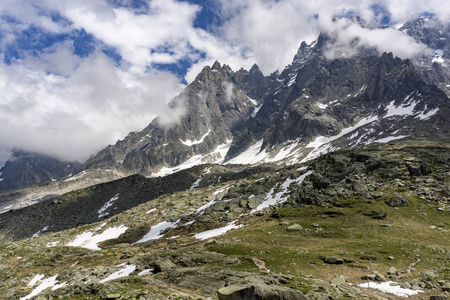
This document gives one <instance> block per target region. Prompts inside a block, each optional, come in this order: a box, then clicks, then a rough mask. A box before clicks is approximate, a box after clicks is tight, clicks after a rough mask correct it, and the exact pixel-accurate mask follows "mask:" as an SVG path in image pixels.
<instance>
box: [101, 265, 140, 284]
mask: <svg viewBox="0 0 450 300" xmlns="http://www.w3.org/2000/svg"><path fill="white" fill-rule="evenodd" d="M119 266H120V265H119ZM134 270H136V266H135V265H127V266H125V268H123V269H120V270H119V271H116V272H114V273H112V274H111V275H109V276H108V277H106V278H105V279H102V280H100V281H99V282H100V283H103V282H107V281H111V280H114V279H118V278H122V277H127V276H129V275H130V274H131V273H133V272H134Z"/></svg>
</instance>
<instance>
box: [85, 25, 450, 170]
mask: <svg viewBox="0 0 450 300" xmlns="http://www.w3.org/2000/svg"><path fill="white" fill-rule="evenodd" d="M447 27H448V26H447ZM447 27H446V25H443V24H441V23H439V22H438V21H437V20H435V19H434V18H432V17H431V18H429V19H428V20H425V19H419V20H416V21H415V22H410V23H407V24H405V25H404V26H403V28H402V29H401V30H402V31H403V32H405V33H408V34H409V35H411V36H413V37H414V38H416V39H417V40H418V41H420V42H421V43H425V44H426V45H428V46H429V47H430V48H431V49H434V51H436V52H435V53H432V54H431V55H430V54H429V53H425V54H424V56H423V57H422V58H420V59H415V60H409V59H407V60H401V59H399V58H396V57H394V56H393V55H392V54H388V53H384V54H383V55H381V56H380V55H378V54H376V51H375V50H374V49H363V50H362V51H361V52H360V53H359V54H358V55H355V56H353V57H351V58H345V59H332V60H330V59H327V58H326V55H325V52H326V51H329V50H330V49H332V48H333V43H334V40H333V38H332V37H329V36H327V35H324V34H321V35H320V36H319V38H318V39H317V41H315V42H313V43H312V44H311V45H307V44H306V43H302V44H301V46H300V48H299V50H298V53H297V54H296V55H295V57H294V59H293V61H292V63H291V64H290V65H289V66H287V67H286V68H285V69H284V70H283V71H282V72H281V73H274V74H272V75H270V76H264V75H263V74H262V73H261V71H260V70H259V68H258V67H257V66H256V65H255V66H253V67H252V68H251V70H250V71H246V70H243V69H241V70H239V71H237V72H233V71H232V70H231V69H230V68H229V67H228V66H226V65H224V66H221V65H220V64H219V63H218V62H216V63H215V64H214V65H213V66H212V67H205V68H204V69H203V70H202V72H201V73H200V74H199V75H198V76H197V78H196V80H195V81H194V82H192V83H191V84H190V85H188V87H187V88H186V90H185V91H184V92H183V93H182V94H181V95H180V96H179V97H177V98H176V99H174V100H173V101H172V103H171V106H172V107H173V108H174V109H175V110H176V111H178V112H179V111H180V110H182V111H183V114H182V117H181V120H180V121H179V122H178V123H173V124H171V125H168V124H166V122H164V121H165V120H163V119H155V120H154V121H153V122H152V123H151V124H150V125H149V126H148V127H147V128H145V129H144V130H142V131H139V132H133V133H130V134H129V135H128V136H127V137H126V138H125V139H124V140H122V141H119V142H117V143H116V145H114V146H109V147H107V148H106V149H105V150H103V151H101V152H100V153H99V154H98V155H97V156H95V157H93V158H92V159H90V160H89V161H88V162H86V163H85V164H84V166H83V168H117V169H119V170H121V171H122V172H124V173H125V174H133V173H139V174H143V175H146V176H148V175H151V174H153V175H155V174H159V175H164V174H167V173H169V172H173V171H176V170H178V169H182V168H186V167H189V166H192V165H195V164H199V163H255V162H272V161H281V160H285V159H286V158H288V160H290V161H297V162H298V161H302V160H308V159H311V158H313V157H317V156H318V155H320V154H323V153H325V152H327V151H330V150H331V149H340V148H343V147H348V146H356V145H361V144H368V143H372V142H376V141H381V142H383V141H384V142H387V141H390V140H393V139H401V138H406V137H408V138H415V137H429V138H434V137H444V136H448V132H449V128H450V123H449V122H450V121H448V120H447V118H446V116H447V115H448V113H449V101H448V98H447V96H446V95H445V93H444V92H442V90H444V91H445V88H447V87H446V84H445V83H446V82H448V78H450V77H447V73H448V72H450V71H449V70H450V68H447V66H446V61H445V59H446V57H447V56H448V54H447V52H446V51H447V43H448V41H447V35H448V31H446V30H445V28H447ZM436 55H439V57H437V56H436ZM435 85H437V86H438V87H439V88H440V89H439V88H437V87H436V86H435Z"/></svg>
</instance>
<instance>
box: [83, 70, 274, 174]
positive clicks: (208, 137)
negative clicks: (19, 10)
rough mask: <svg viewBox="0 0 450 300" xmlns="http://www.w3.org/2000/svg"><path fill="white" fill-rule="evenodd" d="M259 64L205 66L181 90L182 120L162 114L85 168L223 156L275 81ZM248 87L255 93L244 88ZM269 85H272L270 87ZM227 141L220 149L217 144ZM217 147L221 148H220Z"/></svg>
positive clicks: (145, 170)
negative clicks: (242, 67)
mask: <svg viewBox="0 0 450 300" xmlns="http://www.w3.org/2000/svg"><path fill="white" fill-rule="evenodd" d="M270 81H271V80H270V79H266V78H264V77H263V76H262V73H261V71H259V69H258V67H257V66H255V67H253V68H252V70H251V71H250V72H247V71H244V70H241V71H238V72H236V73H235V72H233V71H232V70H231V69H230V67H228V66H227V65H223V66H221V65H220V63H218V62H216V63H215V64H214V65H213V66H212V67H209V66H207V67H205V68H204V69H203V70H202V71H201V73H200V74H199V75H198V76H197V78H196V79H195V80H194V82H192V83H191V84H189V85H188V87H187V88H186V89H185V90H184V91H183V92H182V93H181V95H180V96H178V97H177V98H175V99H174V100H173V101H172V102H171V106H172V108H173V109H174V111H175V110H178V111H183V115H182V117H181V120H180V122H177V123H173V124H167V121H165V120H163V119H161V118H157V119H155V120H153V121H152V123H151V124H150V125H149V126H148V127H146V128H145V129H143V130H142V131H139V132H132V133H130V134H129V135H128V136H127V137H126V138H125V139H124V140H123V141H118V142H117V143H116V145H114V146H109V147H107V148H106V149H104V150H103V151H101V152H100V153H99V154H98V155H97V156H95V157H94V158H92V159H90V160H88V161H87V162H86V163H85V164H84V166H83V167H84V168H111V167H112V168H115V167H119V168H120V169H122V170H123V171H124V172H125V173H127V174H131V173H140V174H144V175H149V174H151V173H152V172H154V171H158V170H159V169H160V168H161V167H172V166H177V165H179V164H181V163H183V162H185V161H186V160H187V159H189V158H191V157H192V156H194V155H205V154H210V155H209V156H207V157H204V158H203V160H202V162H204V163H208V162H218V161H223V159H224V155H225V153H226V150H227V146H226V144H227V143H229V142H230V141H231V139H232V137H233V132H234V131H235V130H236V129H237V128H240V127H241V126H242V124H243V123H244V122H245V120H246V119H247V118H249V117H250V114H251V113H252V112H253V111H254V110H255V108H256V107H257V106H258V105H259V102H260V100H259V98H258V97H259V96H260V94H261V93H263V92H264V89H259V88H257V87H259V85H263V86H270ZM241 88H242V89H244V90H245V89H248V90H249V92H248V94H249V95H251V96H252V97H255V98H256V99H255V100H254V99H251V98H249V96H247V95H246V94H245V92H244V91H243V90H242V89H241ZM267 88H268V87H267ZM220 145H222V148H224V149H225V150H222V151H221V152H220V151H218V150H217V149H216V148H217V147H218V146H220ZM215 149H216V150H217V151H215Z"/></svg>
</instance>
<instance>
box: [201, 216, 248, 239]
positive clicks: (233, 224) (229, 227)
mask: <svg viewBox="0 0 450 300" xmlns="http://www.w3.org/2000/svg"><path fill="white" fill-rule="evenodd" d="M243 226H244V225H236V221H233V222H231V223H228V225H226V226H224V227H220V228H216V229H211V230H207V231H203V232H200V233H197V234H195V235H194V237H195V238H196V239H199V240H206V239H209V238H212V237H215V236H218V235H222V234H224V233H225V232H227V231H230V230H232V229H236V228H241V227H243Z"/></svg>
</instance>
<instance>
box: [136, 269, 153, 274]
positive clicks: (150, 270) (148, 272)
mask: <svg viewBox="0 0 450 300" xmlns="http://www.w3.org/2000/svg"><path fill="white" fill-rule="evenodd" d="M151 272H153V269H145V270H143V271H141V272H139V273H138V276H144V275H145V274H150V273H151Z"/></svg>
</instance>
